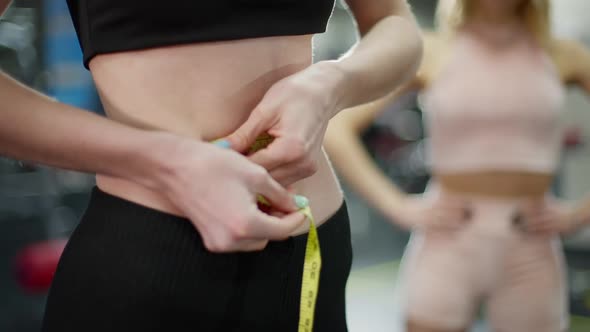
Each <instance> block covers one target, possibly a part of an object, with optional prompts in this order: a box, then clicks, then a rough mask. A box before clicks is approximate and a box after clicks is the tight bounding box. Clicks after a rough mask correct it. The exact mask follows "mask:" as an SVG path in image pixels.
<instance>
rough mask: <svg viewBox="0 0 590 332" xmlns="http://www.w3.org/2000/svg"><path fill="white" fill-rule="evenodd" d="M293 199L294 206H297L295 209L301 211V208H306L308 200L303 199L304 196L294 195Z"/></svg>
mask: <svg viewBox="0 0 590 332" xmlns="http://www.w3.org/2000/svg"><path fill="white" fill-rule="evenodd" d="M294 199H295V205H297V207H298V208H300V209H303V208H306V207H308V206H309V199H307V197H305V196H301V195H295V196H294Z"/></svg>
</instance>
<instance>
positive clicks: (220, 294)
mask: <svg viewBox="0 0 590 332" xmlns="http://www.w3.org/2000/svg"><path fill="white" fill-rule="evenodd" d="M220 208H222V207H220ZM318 235H319V238H320V246H321V252H322V264H323V265H322V271H321V277H320V286H319V292H318V299H317V305H316V313H315V323H314V332H325V331H330V332H343V331H347V328H346V318H345V294H344V291H345V286H346V280H347V278H348V275H349V272H350V266H351V261H352V249H351V243H350V225H349V220H348V213H347V210H346V205H345V204H343V205H342V207H341V208H340V209H339V210H338V212H336V214H335V215H334V216H333V217H332V218H330V220H328V221H327V222H326V223H325V224H323V225H322V226H321V227H319V229H318ZM306 239H307V236H306V235H301V236H297V237H294V238H290V239H288V240H286V241H282V242H271V243H270V244H269V245H268V247H267V248H266V249H265V250H263V251H260V252H254V253H235V254H214V253H210V252H208V251H207V250H206V249H205V248H204V247H203V243H202V240H201V238H200V236H199V234H198V233H197V232H196V230H195V228H194V227H193V226H192V224H191V223H190V222H189V221H188V220H186V219H183V218H179V217H175V216H172V215H169V214H166V213H163V212H159V211H155V210H152V209H149V208H146V207H143V206H140V205H137V204H134V203H131V202H129V201H126V200H123V199H120V198H117V197H114V196H111V195H108V194H106V193H104V192H102V191H100V190H99V189H94V191H93V193H92V198H91V200H90V204H89V206H88V208H87V210H86V213H85V215H84V217H83V218H82V221H81V222H80V225H79V226H78V227H77V228H76V230H75V231H74V233H73V234H72V237H71V238H70V241H69V243H68V245H67V247H66V249H65V251H64V253H63V255H62V257H61V260H60V263H59V266H58V269H57V272H56V275H55V278H54V281H53V285H52V288H51V290H50V292H49V297H48V300H47V308H46V312H45V318H44V322H43V330H42V331H44V332H70V331H72V332H73V331H76V332H81V331H85V332H92V331H100V332H105V331H109V332H118V331H121V332H123V331H124V332H129V331H166V332H168V331H190V332H199V331H220V332H226V331H253V332H254V331H256V332H261V331H297V326H298V320H299V297H300V292H301V274H302V269H303V257H304V251H305V243H306Z"/></svg>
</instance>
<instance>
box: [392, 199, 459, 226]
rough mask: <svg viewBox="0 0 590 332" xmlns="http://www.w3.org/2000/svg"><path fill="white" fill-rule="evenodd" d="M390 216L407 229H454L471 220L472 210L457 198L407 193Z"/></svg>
mask: <svg viewBox="0 0 590 332" xmlns="http://www.w3.org/2000/svg"><path fill="white" fill-rule="evenodd" d="M390 218H391V219H392V220H393V221H394V222H395V223H397V224H400V225H402V226H403V227H405V228H407V229H423V230H426V231H429V230H435V231H436V230H453V229H458V228H461V227H463V226H464V225H465V224H466V223H467V222H469V220H470V218H471V210H470V209H469V206H468V205H467V204H466V203H465V202H464V201H462V200H460V199H456V198H451V197H444V196H437V197H427V196H424V195H406V196H405V197H404V198H403V199H401V200H400V201H399V203H398V204H396V206H395V207H394V208H393V209H392V212H391V214H390Z"/></svg>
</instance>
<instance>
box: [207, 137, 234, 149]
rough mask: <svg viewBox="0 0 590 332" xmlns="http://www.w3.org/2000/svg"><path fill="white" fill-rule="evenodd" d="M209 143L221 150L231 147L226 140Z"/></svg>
mask: <svg viewBox="0 0 590 332" xmlns="http://www.w3.org/2000/svg"><path fill="white" fill-rule="evenodd" d="M211 143H213V144H215V145H217V146H218V147H220V148H222V149H229V148H230V147H231V145H230V143H229V141H228V140H226V139H218V140H215V141H213V142H211Z"/></svg>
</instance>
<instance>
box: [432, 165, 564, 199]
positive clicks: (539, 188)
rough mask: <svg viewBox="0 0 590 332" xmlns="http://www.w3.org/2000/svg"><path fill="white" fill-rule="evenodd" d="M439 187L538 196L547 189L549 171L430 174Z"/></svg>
mask: <svg viewBox="0 0 590 332" xmlns="http://www.w3.org/2000/svg"><path fill="white" fill-rule="evenodd" d="M434 179H435V181H436V182H437V183H438V184H440V186H441V187H442V188H444V189H445V190H448V191H450V192H456V193H460V194H474V195H482V196H490V197H500V198H540V197H543V196H544V195H545V194H547V192H548V191H549V189H550V187H551V183H552V181H553V174H551V173H535V172H524V171H523V172H514V171H491V172H470V173H454V174H448V173H445V174H440V173H437V174H435V175H434Z"/></svg>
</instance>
